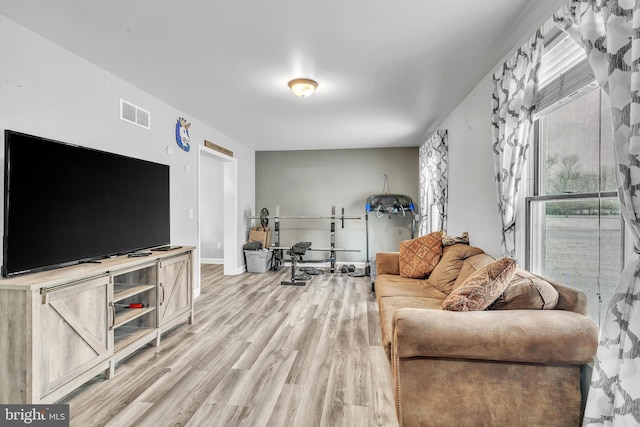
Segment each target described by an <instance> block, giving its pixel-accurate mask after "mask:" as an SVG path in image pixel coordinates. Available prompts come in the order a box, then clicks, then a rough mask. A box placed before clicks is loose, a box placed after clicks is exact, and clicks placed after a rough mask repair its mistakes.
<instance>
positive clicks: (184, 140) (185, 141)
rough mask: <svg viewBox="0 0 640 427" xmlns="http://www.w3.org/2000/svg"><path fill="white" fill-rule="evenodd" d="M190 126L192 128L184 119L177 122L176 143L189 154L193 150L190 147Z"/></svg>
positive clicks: (180, 118)
mask: <svg viewBox="0 0 640 427" xmlns="http://www.w3.org/2000/svg"><path fill="white" fill-rule="evenodd" d="M189 126H191V123H187V121H186V120H185V119H184V118H182V117H179V118H178V121H177V122H176V143H177V144H178V147H180V148H182V149H183V150H184V151H187V152H188V151H189V150H190V149H191V146H190V145H189Z"/></svg>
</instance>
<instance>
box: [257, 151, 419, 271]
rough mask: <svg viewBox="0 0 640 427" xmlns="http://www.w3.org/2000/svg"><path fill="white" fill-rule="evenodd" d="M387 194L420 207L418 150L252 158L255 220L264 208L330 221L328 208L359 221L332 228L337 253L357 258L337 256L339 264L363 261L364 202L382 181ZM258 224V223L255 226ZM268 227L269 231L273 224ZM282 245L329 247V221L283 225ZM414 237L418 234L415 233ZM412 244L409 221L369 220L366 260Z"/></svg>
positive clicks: (264, 153)
mask: <svg viewBox="0 0 640 427" xmlns="http://www.w3.org/2000/svg"><path fill="white" fill-rule="evenodd" d="M385 173H386V174H387V176H388V179H389V188H390V190H391V191H390V192H391V193H399V194H405V195H407V196H409V197H411V198H412V199H413V201H414V203H415V205H416V208H417V205H418V185H419V183H418V148H417V147H408V148H375V149H354V150H316V151H258V152H256V174H255V176H256V203H255V209H256V212H255V213H254V214H255V215H259V213H260V210H261V209H262V208H263V207H266V208H267V209H268V210H269V213H270V214H271V215H272V216H274V215H275V214H276V206H279V207H280V216H330V215H331V207H332V206H335V207H336V214H338V215H340V214H341V210H342V208H344V210H345V215H346V216H359V217H361V219H359V220H346V221H345V223H344V228H341V224H340V223H339V222H338V223H337V225H336V238H335V240H336V247H338V248H345V249H357V250H359V252H354V253H352V252H344V253H338V255H337V263H338V265H341V264H343V263H347V262H364V261H365V260H366V249H367V247H366V233H365V204H366V200H367V197H369V196H370V195H373V194H381V193H382V192H383V185H384V180H385V176H384V174H385ZM255 223H256V224H258V223H259V221H255ZM269 227H270V228H271V229H272V230H273V220H271V221H270V223H269ZM280 230H281V233H280V243H281V244H282V245H283V246H291V245H293V244H294V243H296V242H299V241H310V242H312V243H313V247H315V248H328V247H330V244H331V233H330V221H328V220H311V219H307V220H282V221H281V222H280ZM416 236H417V230H416ZM410 238H411V221H410V219H409V217H408V216H407V217H405V218H400V217H397V216H395V215H392V216H391V218H389V216H384V217H382V218H377V217H376V215H375V214H371V215H369V239H370V240H369V253H370V258H371V257H373V256H374V255H375V253H376V252H379V251H397V250H398V245H399V243H400V241H402V240H406V239H410ZM328 256H329V253H325V252H312V253H311V254H310V255H309V256H308V258H309V259H324V258H327V257H328Z"/></svg>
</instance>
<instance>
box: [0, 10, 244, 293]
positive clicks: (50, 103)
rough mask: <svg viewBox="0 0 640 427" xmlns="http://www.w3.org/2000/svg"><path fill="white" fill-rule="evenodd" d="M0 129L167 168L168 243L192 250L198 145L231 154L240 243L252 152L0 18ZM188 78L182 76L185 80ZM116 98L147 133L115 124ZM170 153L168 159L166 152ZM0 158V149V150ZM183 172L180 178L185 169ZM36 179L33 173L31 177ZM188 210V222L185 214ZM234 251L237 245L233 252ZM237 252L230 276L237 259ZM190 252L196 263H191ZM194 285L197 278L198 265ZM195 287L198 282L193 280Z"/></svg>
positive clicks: (239, 260) (239, 240) (195, 241)
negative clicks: (145, 117) (144, 116)
mask: <svg viewBox="0 0 640 427" xmlns="http://www.w3.org/2000/svg"><path fill="white" fill-rule="evenodd" d="M0 40H4V43H2V44H0V58H1V61H2V66H1V67H0V129H12V130H16V131H20V132H25V133H29V134H34V135H38V136H42V137H46V138H51V139H56V140H61V141H65V142H70V143H74V144H78V145H83V146H87V147H92V148H97V149H100V150H105V151H110V152H114V153H119V154H124V155H128V156H133V157H138V158H143V159H147V160H152V161H155V162H159V163H164V164H168V165H170V167H171V241H172V244H179V245H193V246H195V245H197V240H198V230H197V228H198V227H197V224H198V212H197V205H198V203H197V202H198V200H197V197H198V188H197V186H198V170H197V167H198V166H197V165H198V157H197V156H198V149H197V145H198V144H203V141H204V140H205V139H207V140H209V141H212V142H215V143H216V144H218V145H221V146H223V147H225V148H228V149H230V150H231V151H233V152H234V157H235V158H236V159H237V162H238V199H237V201H238V215H239V216H240V218H238V227H237V232H236V236H237V239H238V242H243V241H244V239H245V228H244V227H243V221H244V220H243V218H242V215H243V212H245V211H247V210H249V211H252V210H253V204H254V198H255V189H254V185H255V178H254V176H255V153H254V151H253V150H252V149H249V148H247V147H246V146H244V145H242V144H240V143H238V142H236V141H234V140H232V139H230V138H228V137H226V136H225V135H223V134H221V133H219V132H217V131H216V130H215V129H212V128H211V127H208V126H206V125H204V124H203V123H200V122H198V121H197V120H192V119H191V118H190V117H189V115H188V114H187V113H185V112H184V111H180V110H178V109H176V108H173V107H172V106H170V105H168V104H166V103H164V102H163V101H161V100H159V99H157V98H155V97H153V96H152V95H150V94H148V93H146V92H143V91H142V90H140V89H138V88H136V87H135V86H133V85H131V84H129V83H127V82H126V81H124V80H122V79H120V78H118V77H116V76H114V75H112V74H110V73H108V72H106V71H104V70H102V69H100V68H98V67H97V66H95V65H93V64H92V63H89V62H87V61H85V60H84V59H82V58H80V57H78V56H76V55H74V54H72V53H71V52H69V51H67V50H64V49H62V48H61V47H59V46H57V45H55V44H53V43H51V42H49V41H48V40H46V39H44V38H42V37H41V36H39V35H37V34H35V33H33V32H31V31H29V30H27V29H25V28H24V27H22V26H20V25H18V24H16V23H14V22H13V21H10V20H8V19H7V18H5V17H4V16H2V15H0ZM185 78H188V76H185ZM120 98H123V99H125V100H127V101H129V102H131V103H133V104H136V105H138V106H140V107H142V108H144V109H146V110H148V111H150V113H151V130H146V129H143V128H140V127H138V126H135V125H131V124H129V123H126V122H124V121H122V120H120V119H119V100H120ZM178 117H185V119H187V121H188V122H190V123H191V126H190V128H189V134H190V137H191V145H192V149H191V150H190V152H188V153H187V152H184V151H183V150H181V149H180V148H179V147H178V146H177V145H176V142H175V134H174V127H175V123H176V120H177V118H178ZM167 146H172V147H173V148H174V150H173V154H168V153H167V150H166V147H167ZM2 153H4V150H2ZM187 164H189V165H190V166H191V170H190V172H188V171H187V170H186V168H185V166H186V165H187ZM34 173H37V171H34ZM190 210H193V211H194V216H193V218H190V217H189V211H190ZM239 246H240V247H241V245H239ZM240 255H241V253H240V251H238V253H237V260H238V261H237V262H238V269H239V270H241V268H242V262H243V259H242V257H241V256H240ZM199 258H200V256H199V253H196V258H195V259H196V260H199ZM195 264H196V266H194V270H195V278H196V279H199V268H197V265H198V263H197V262H196V263H195ZM196 286H197V287H199V280H196Z"/></svg>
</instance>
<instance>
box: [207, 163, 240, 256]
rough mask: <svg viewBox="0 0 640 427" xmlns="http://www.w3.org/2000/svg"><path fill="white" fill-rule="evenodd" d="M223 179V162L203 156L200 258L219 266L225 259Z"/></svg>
mask: <svg viewBox="0 0 640 427" xmlns="http://www.w3.org/2000/svg"><path fill="white" fill-rule="evenodd" d="M223 179H224V177H223V174H222V160H221V159H219V158H216V157H213V156H208V155H201V158H200V185H201V187H200V221H201V222H200V258H201V259H202V261H206V262H212V263H217V264H221V263H222V258H224V219H223V215H222V214H223V209H225V206H224V203H223V192H222V183H223ZM241 243H242V242H241ZM218 245H220V249H218Z"/></svg>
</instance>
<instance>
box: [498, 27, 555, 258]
mask: <svg viewBox="0 0 640 427" xmlns="http://www.w3.org/2000/svg"><path fill="white" fill-rule="evenodd" d="M543 48H544V41H543V38H542V33H541V32H540V31H537V32H536V34H534V35H533V36H532V37H531V38H530V39H529V41H528V42H527V43H526V44H525V45H524V46H522V47H521V48H520V49H518V51H517V52H516V53H515V54H514V55H513V56H512V57H511V58H510V59H509V60H507V62H505V63H504V64H503V66H502V68H501V69H500V70H498V71H496V72H495V73H494V75H493V97H492V102H493V107H492V113H491V124H492V143H493V159H494V172H495V177H496V185H497V190H498V210H499V211H500V219H501V221H502V254H503V255H504V256H511V257H513V256H515V247H516V208H517V201H518V187H519V186H520V177H521V176H522V168H523V166H524V163H525V160H526V154H527V150H528V148H529V136H530V133H531V125H532V123H533V119H532V115H533V107H534V100H535V97H536V93H537V91H538V70H539V69H540V61H541V59H542V52H543Z"/></svg>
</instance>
